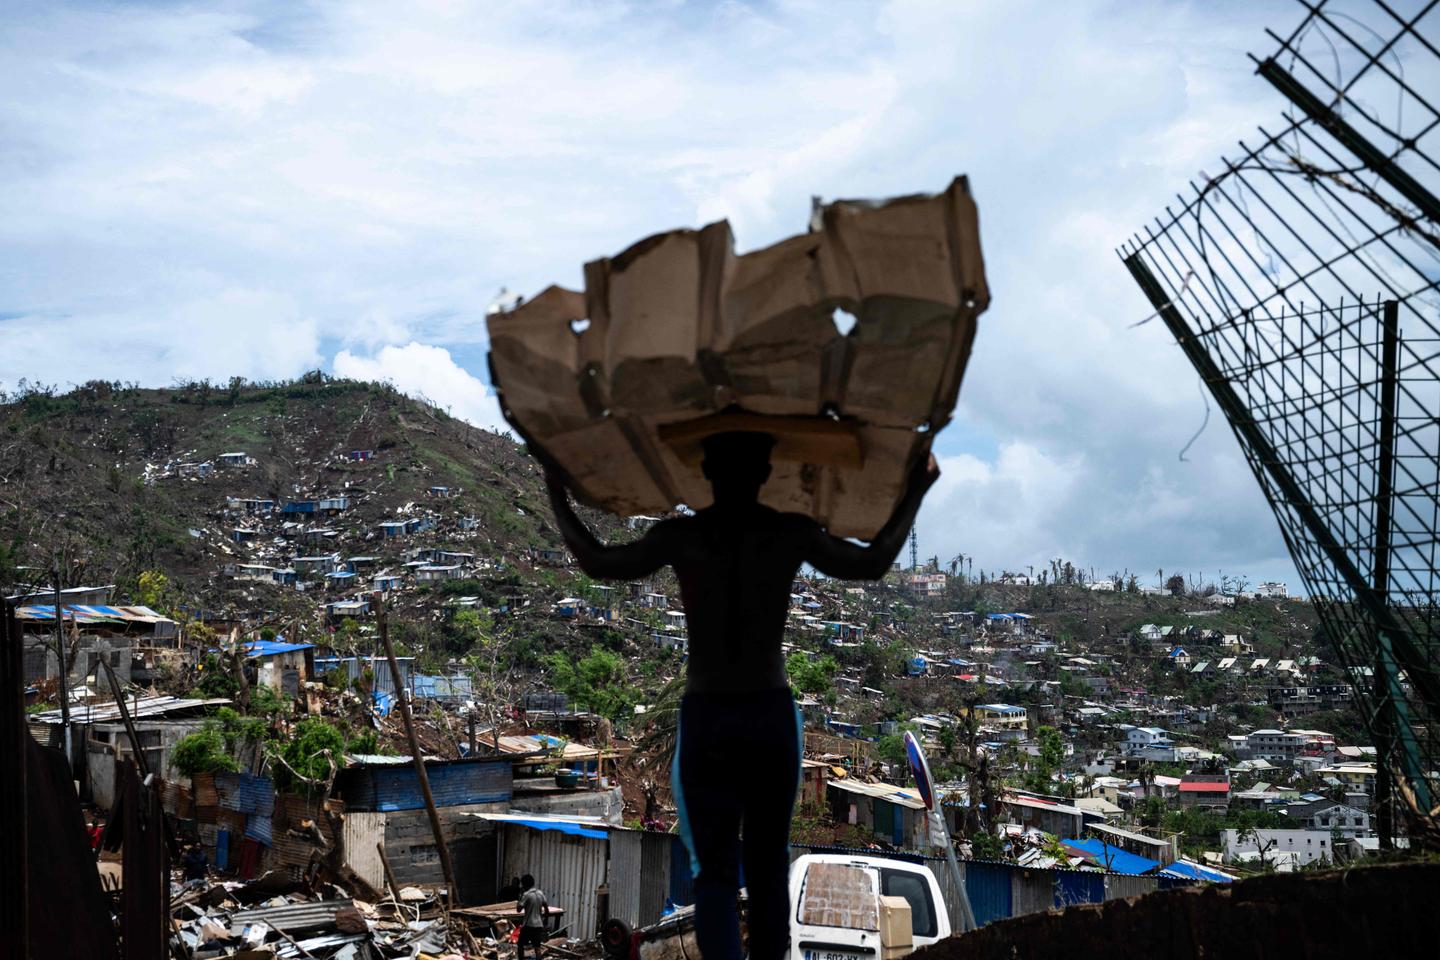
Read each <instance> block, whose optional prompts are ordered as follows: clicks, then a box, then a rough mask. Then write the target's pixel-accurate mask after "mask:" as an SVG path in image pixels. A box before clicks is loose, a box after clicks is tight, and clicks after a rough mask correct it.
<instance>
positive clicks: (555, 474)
mask: <svg viewBox="0 0 1440 960" xmlns="http://www.w3.org/2000/svg"><path fill="white" fill-rule="evenodd" d="M525 449H526V450H528V451H529V453H530V456H532V457H534V458H535V462H536V463H538V464H540V470H541V472H543V473H544V474H545V485H546V486H547V487H549V488H550V490H551V492H554V493H564V492H565V471H564V470H561V469H560V464H558V463H556V462H555V458H554V457H552V456H550V454H549V453H548V452H547V451H546V450H545V448H544V447H542V446H540V445H539V444H538V443H533V442H531V443H526V444H525Z"/></svg>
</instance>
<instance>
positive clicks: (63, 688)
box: [51, 567, 75, 777]
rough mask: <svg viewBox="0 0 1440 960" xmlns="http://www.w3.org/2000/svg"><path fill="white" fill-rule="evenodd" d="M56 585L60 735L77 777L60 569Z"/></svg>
mask: <svg viewBox="0 0 1440 960" xmlns="http://www.w3.org/2000/svg"><path fill="white" fill-rule="evenodd" d="M51 576H52V578H53V582H54V584H55V656H56V658H57V659H58V660H59V662H60V735H61V737H63V738H64V742H65V763H66V765H68V766H69V767H70V775H71V776H72V777H73V776H74V775H75V747H74V745H73V744H71V742H70V665H69V663H68V660H69V658H68V657H66V656H65V612H64V608H63V607H62V606H61V605H60V568H59V567H56V568H55V570H53V571H52V572H51Z"/></svg>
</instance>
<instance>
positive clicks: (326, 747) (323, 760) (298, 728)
mask: <svg viewBox="0 0 1440 960" xmlns="http://www.w3.org/2000/svg"><path fill="white" fill-rule="evenodd" d="M277 754H278V756H279V757H280V759H281V760H283V761H284V763H279V764H276V765H275V769H274V774H275V784H276V786H278V787H279V788H280V789H281V790H294V789H297V788H298V789H307V790H308V789H309V788H310V787H311V786H312V783H311V782H312V781H325V780H328V779H329V778H330V772H331V769H332V767H331V764H332V763H333V764H334V766H335V767H337V768H338V767H339V766H341V765H342V764H343V763H344V762H345V734H343V733H342V732H341V731H340V729H339V728H338V727H335V726H333V725H332V724H330V723H327V722H326V721H324V720H321V719H319V718H316V717H307V718H306V719H304V720H301V721H300V722H299V723H297V724H295V730H294V733H293V734H292V735H291V737H290V739H289V740H287V741H286V742H285V743H284V745H283V746H281V747H280V748H279V750H278V751H277ZM301 778H303V779H301Z"/></svg>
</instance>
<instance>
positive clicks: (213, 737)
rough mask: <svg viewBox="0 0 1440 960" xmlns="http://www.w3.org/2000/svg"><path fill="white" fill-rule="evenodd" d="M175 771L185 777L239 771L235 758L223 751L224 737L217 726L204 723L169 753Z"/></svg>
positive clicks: (181, 739)
mask: <svg viewBox="0 0 1440 960" xmlns="http://www.w3.org/2000/svg"><path fill="white" fill-rule="evenodd" d="M170 758H171V762H172V763H174V764H175V769H177V770H179V771H180V772H181V773H182V774H184V775H185V776H187V777H193V776H195V774H197V773H222V772H225V771H233V770H239V769H240V766H239V764H237V763H236V762H235V758H234V757H232V756H230V753H229V751H228V750H226V749H225V735H224V734H222V733H221V732H220V726H219V724H216V723H213V722H210V723H206V724H205V725H204V726H203V727H201V728H200V729H199V730H196V731H195V732H194V733H191V734H187V735H185V736H183V737H181V738H180V740H179V741H178V742H177V743H176V744H175V748H174V749H173V750H172V751H171V752H170Z"/></svg>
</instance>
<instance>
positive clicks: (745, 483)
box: [700, 430, 775, 504]
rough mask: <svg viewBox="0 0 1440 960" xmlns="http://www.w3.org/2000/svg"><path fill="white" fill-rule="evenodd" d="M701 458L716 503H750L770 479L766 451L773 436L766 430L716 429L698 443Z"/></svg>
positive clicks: (771, 446)
mask: <svg viewBox="0 0 1440 960" xmlns="http://www.w3.org/2000/svg"><path fill="white" fill-rule="evenodd" d="M700 446H701V448H702V449H703V450H704V451H705V459H704V460H703V461H702V462H701V464H700V469H701V470H702V471H703V472H704V474H705V479H707V480H709V481H710V488H711V489H712V490H713V491H714V492H715V502H716V503H726V504H729V503H753V502H755V501H756V500H758V499H759V498H760V488H761V487H763V486H765V481H766V480H769V479H770V451H771V450H773V449H774V448H775V438H774V437H772V436H771V435H770V434H768V433H754V432H750V431H738V430H737V431H732V432H729V433H716V434H712V435H711V436H708V437H706V438H705V439H704V440H702V441H701V443H700Z"/></svg>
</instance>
